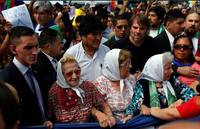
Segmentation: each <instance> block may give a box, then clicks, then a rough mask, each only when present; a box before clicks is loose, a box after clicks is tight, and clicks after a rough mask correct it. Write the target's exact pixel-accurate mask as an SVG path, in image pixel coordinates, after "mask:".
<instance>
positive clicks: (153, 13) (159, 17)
mask: <svg viewBox="0 0 200 129" xmlns="http://www.w3.org/2000/svg"><path fill="white" fill-rule="evenodd" d="M165 13H166V11H165V9H164V8H163V7H162V6H156V7H152V8H150V9H149V12H148V19H149V21H150V29H149V36H151V37H153V38H154V37H156V36H157V35H158V34H160V33H161V32H162V31H163V30H164V28H163V26H162V23H163V20H164V16H165Z"/></svg>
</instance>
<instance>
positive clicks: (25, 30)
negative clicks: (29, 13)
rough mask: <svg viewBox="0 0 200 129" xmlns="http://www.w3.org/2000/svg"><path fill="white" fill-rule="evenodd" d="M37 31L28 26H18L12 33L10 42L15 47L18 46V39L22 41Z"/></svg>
mask: <svg viewBox="0 0 200 129" xmlns="http://www.w3.org/2000/svg"><path fill="white" fill-rule="evenodd" d="M34 34H35V31H34V30H33V29H31V28H29V27H26V26H16V27H13V28H12V29H11V31H10V41H11V43H12V44H13V45H16V39H20V38H21V37H22V36H32V35H34Z"/></svg>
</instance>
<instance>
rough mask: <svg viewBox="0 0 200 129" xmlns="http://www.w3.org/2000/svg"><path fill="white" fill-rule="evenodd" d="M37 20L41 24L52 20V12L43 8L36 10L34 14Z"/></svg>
mask: <svg viewBox="0 0 200 129" xmlns="http://www.w3.org/2000/svg"><path fill="white" fill-rule="evenodd" d="M33 16H34V18H35V21H36V22H37V23H38V24H40V25H45V24H47V23H48V22H50V20H51V18H52V14H51V13H48V12H46V11H42V10H35V11H34V14H33Z"/></svg>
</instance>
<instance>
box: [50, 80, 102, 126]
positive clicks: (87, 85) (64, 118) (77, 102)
mask: <svg viewBox="0 0 200 129" xmlns="http://www.w3.org/2000/svg"><path fill="white" fill-rule="evenodd" d="M80 88H81V89H82V90H83V91H84V95H85V97H84V98H83V101H84V103H82V102H81V99H80V98H79V97H78V96H77V95H76V92H75V91H74V90H72V89H71V88H62V87H60V86H59V85H58V84H57V83H54V84H53V86H52V87H51V89H50V91H49V100H48V103H49V116H50V118H51V117H52V116H55V118H56V122H71V123H75V122H88V121H89V120H90V115H91V110H92V107H93V106H98V105H101V104H102V102H103V96H102V95H101V94H100V93H99V92H98V90H97V89H96V87H95V86H94V85H93V84H92V83H91V82H88V81H84V82H83V83H82V84H81V86H80Z"/></svg>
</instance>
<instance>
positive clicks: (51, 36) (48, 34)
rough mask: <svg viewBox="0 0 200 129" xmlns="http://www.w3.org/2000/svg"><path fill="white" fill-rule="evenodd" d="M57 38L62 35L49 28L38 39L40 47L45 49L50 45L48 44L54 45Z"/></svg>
mask: <svg viewBox="0 0 200 129" xmlns="http://www.w3.org/2000/svg"><path fill="white" fill-rule="evenodd" d="M57 36H60V35H59V33H58V32H57V31H56V30H54V29H50V28H47V29H45V30H43V31H42V33H41V34H40V36H39V38H38V41H39V47H43V46H44V45H45V44H48V43H50V44H53V42H54V41H55V40H56V38H57Z"/></svg>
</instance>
